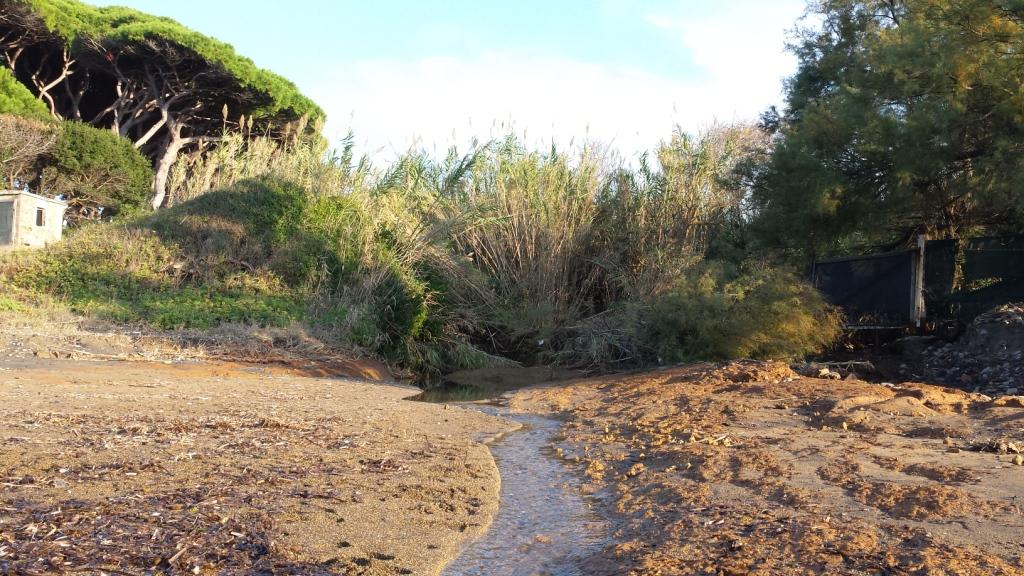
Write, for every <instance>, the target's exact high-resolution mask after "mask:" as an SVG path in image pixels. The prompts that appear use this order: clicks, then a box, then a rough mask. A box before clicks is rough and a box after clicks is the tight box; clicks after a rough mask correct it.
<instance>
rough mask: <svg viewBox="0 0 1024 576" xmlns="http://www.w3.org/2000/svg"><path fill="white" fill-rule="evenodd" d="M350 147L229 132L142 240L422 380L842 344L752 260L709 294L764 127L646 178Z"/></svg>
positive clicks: (713, 139) (603, 160) (541, 156)
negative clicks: (261, 294)
mask: <svg viewBox="0 0 1024 576" xmlns="http://www.w3.org/2000/svg"><path fill="white" fill-rule="evenodd" d="M351 143H352V141H351V139H349V140H347V141H346V143H345V145H344V146H343V147H342V149H341V151H340V152H337V153H335V152H331V151H329V150H328V148H327V145H326V143H325V142H324V141H323V140H322V139H313V140H308V141H302V140H299V141H294V142H289V143H287V144H284V145H281V144H278V143H276V142H273V141H271V140H269V139H266V138H261V137H253V138H249V137H242V136H239V135H231V136H227V137H225V139H224V140H222V141H221V142H219V143H217V144H216V145H215V146H211V147H208V148H206V149H203V150H198V151H196V152H195V153H194V154H192V155H191V156H190V157H188V158H186V159H185V160H183V161H181V162H179V163H178V164H177V165H176V167H175V171H174V173H173V176H172V179H171V187H170V190H171V192H170V203H171V205H172V208H170V209H169V210H168V211H166V212H164V213H160V214H157V215H156V216H155V217H153V218H150V219H149V220H147V221H144V222H142V223H141V224H139V226H142V227H144V228H148V229H152V230H155V231H156V232H157V234H158V235H159V236H160V238H161V239H162V240H163V241H164V242H165V243H167V244H169V245H173V246H174V253H175V254H176V255H177V256H175V258H179V259H188V258H192V259H193V261H191V262H189V263H188V264H187V265H186V266H185V268H186V269H188V270H194V271H197V272H195V274H196V277H195V278H193V279H192V280H191V281H192V283H193V284H194V285H202V286H209V285H213V284H217V285H221V284H223V283H224V282H225V279H226V278H233V277H235V276H237V275H238V274H241V275H247V276H251V277H260V278H263V280H261V282H260V285H261V286H269V285H274V283H275V282H279V283H280V284H281V285H282V286H287V289H288V291H289V300H288V301H289V302H294V301H301V302H303V303H304V306H305V313H304V321H305V322H306V323H307V324H308V325H310V326H312V327H314V328H315V329H316V330H317V331H318V334H319V335H320V336H321V337H323V338H326V339H330V340H334V341H339V342H346V343H350V344H352V345H354V346H359V347H362V348H368V349H371V350H374V351H375V352H377V353H379V354H381V355H384V356H388V357H391V358H394V359H397V360H399V361H401V362H402V363H404V364H405V365H406V366H408V367H410V368H411V369H413V370H415V371H417V372H419V373H421V374H438V373H441V372H446V371H451V370H455V369H461V368H474V367H480V366H484V365H488V364H495V363H507V362H509V361H512V360H515V361H522V362H549V363H560V364H566V365H572V366H577V367H586V368H595V369H607V368H612V367H623V366H636V365H642V364H645V363H651V362H657V361H659V360H663V361H664V360H666V359H672V360H676V359H680V358H689V357H697V356H707V357H718V356H729V355H733V354H744V355H746V354H749V355H756V356H793V355H800V354H804V353H807V352H811V351H814V350H816V349H818V348H820V347H821V346H823V345H825V344H826V343H827V341H828V340H829V339H830V338H831V337H832V335H833V332H834V330H833V328H834V325H835V323H836V319H835V317H834V314H833V313H832V311H831V310H830V309H829V307H827V306H826V305H825V304H824V303H823V302H822V301H821V299H820V297H818V296H817V295H816V293H814V291H813V290H809V289H805V287H804V286H803V285H802V284H801V283H800V282H799V281H798V280H797V279H796V278H795V277H792V276H790V275H786V274H784V273H781V272H778V271H770V272H763V270H762V268H759V267H751V266H746V265H744V264H743V262H742V256H739V257H735V258H734V259H733V260H734V261H732V262H728V263H724V264H716V265H715V269H717V270H719V272H718V273H716V275H715V277H714V281H713V282H708V281H703V280H701V278H707V270H708V269H709V268H708V263H707V262H706V261H707V259H708V254H709V246H711V245H712V243H713V242H714V241H716V240H717V241H721V239H723V238H727V237H728V235H727V234H726V232H727V231H728V230H730V229H731V228H734V227H736V226H740V227H742V226H743V225H744V217H743V200H744V190H743V189H742V187H740V186H737V185H735V184H734V180H733V179H732V178H731V175H732V173H733V171H734V169H735V167H736V166H737V165H738V164H739V163H740V162H742V161H743V160H744V159H745V158H746V157H747V155H748V154H749V153H750V152H751V151H752V150H754V149H756V148H757V147H758V146H763V136H762V135H761V133H759V132H758V131H757V130H755V129H754V128H751V127H747V126H716V127H713V128H711V129H709V130H707V131H705V132H703V133H701V134H698V135H688V134H685V133H683V132H681V131H677V132H676V133H675V134H674V135H673V136H672V138H671V139H670V140H669V141H667V142H665V143H663V144H662V145H661V146H659V147H658V149H657V150H656V152H655V153H654V154H653V155H651V156H643V157H641V158H640V161H639V163H638V164H639V165H638V166H637V167H635V168H630V167H627V166H623V165H621V164H617V163H614V162H612V161H610V159H609V158H608V157H607V156H605V155H602V154H600V153H598V151H597V149H594V148H590V149H585V150H583V151H582V152H580V153H578V154H573V155H570V154H567V153H563V152H559V151H557V150H554V149H553V150H550V151H546V152H540V151H536V150H530V149H527V148H525V147H524V146H523V145H522V144H521V143H519V142H518V141H517V140H516V139H514V138H507V139H505V140H501V141H496V142H492V143H489V144H486V145H483V146H478V147H475V148H473V149H472V150H469V151H468V153H465V154H460V153H458V152H457V151H455V150H451V151H450V153H449V154H448V155H447V156H445V157H444V158H440V159H435V158H433V157H431V156H429V155H427V154H425V153H422V152H418V151H410V152H409V153H408V154H406V155H404V156H403V157H401V158H400V159H399V160H398V161H397V162H395V163H393V164H392V165H390V166H388V167H386V168H383V169H381V168H377V167H374V166H372V165H371V163H370V162H369V161H368V160H366V159H356V158H354V156H353V152H352V145H351ZM735 253H738V254H741V255H742V250H738V251H736V252H735ZM180 269H181V266H179V267H178V268H177V270H179V273H180ZM723 271H728V272H723ZM786 286H792V287H796V288H794V290H795V292H794V291H793V290H787V289H786ZM741 287H744V288H742V290H741ZM739 292H743V294H753V296H749V297H748V296H742V297H741V296H738V295H737V294H738V293H739ZM766 310H771V311H772V312H771V313H767V312H765V311H766ZM787 310H788V311H789V312H791V313H787V312H786V311H787ZM723 315H727V316H728V315H731V316H732V317H733V323H732V324H726V323H723V318H722V316H723ZM788 319H791V320H792V321H791V322H790V321H789V320H788ZM787 322H788V324H787ZM790 324H791V325H790ZM819 325H820V326H822V329H821V330H819V331H817V332H816V331H815V330H814V329H813V327H814V326H819ZM741 328H742V329H741ZM769 332H771V334H769ZM776 334H777V335H780V336H779V337H775V336H774V335H776ZM814 334H820V337H819V336H815V335H814ZM673 351H674V352H673Z"/></svg>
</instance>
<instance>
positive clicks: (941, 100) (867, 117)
mask: <svg viewBox="0 0 1024 576" xmlns="http://www.w3.org/2000/svg"><path fill="white" fill-rule="evenodd" d="M1021 8H1022V7H1021V4H1020V3H1019V2H1010V1H993V0H823V1H821V2H817V3H815V4H814V5H813V10H814V11H816V12H817V13H818V14H819V15H820V16H821V18H822V25H821V27H820V28H818V29H809V30H803V31H802V33H801V34H800V36H799V38H798V40H797V41H796V43H795V45H794V47H793V49H794V51H795V52H796V54H797V56H798V57H799V60H800V67H799V70H798V72H797V74H796V75H795V76H794V77H793V78H791V79H790V80H789V83H788V99H787V104H788V109H787V110H786V112H785V114H784V115H783V116H782V117H781V118H778V117H773V116H771V115H769V116H767V117H766V120H768V122H766V125H767V126H769V127H776V128H778V132H777V133H776V140H775V145H774V148H773V151H772V154H771V156H770V158H769V159H767V160H766V161H765V162H764V163H763V164H761V165H760V166H758V167H756V168H755V169H754V170H753V177H754V184H755V185H754V194H753V199H754V201H755V205H756V206H757V208H758V211H759V217H758V219H757V226H758V229H759V231H760V233H761V236H762V238H764V239H766V240H767V241H768V242H770V243H772V244H775V245H780V246H782V247H786V248H789V249H791V250H793V251H794V252H798V253H803V254H808V253H809V254H819V255H820V254H822V253H826V252H830V251H836V250H850V249H856V248H869V247H870V248H878V247H884V246H888V247H895V246H898V245H900V244H904V243H909V242H910V241H911V239H912V238H913V237H914V236H915V235H916V234H918V233H928V234H931V235H932V236H934V237H957V236H960V235H964V234H968V233H977V232H983V231H998V230H1000V229H1003V228H1011V229H1017V230H1019V229H1020V226H1021V225H1022V223H1024V192H1022V190H1024V91H1022V90H1021V86H1024V66H1022V65H1021V60H1020V56H1019V55H1020V53H1021V52H1022V51H1024V10H1022V9H1021Z"/></svg>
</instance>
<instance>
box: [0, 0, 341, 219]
mask: <svg viewBox="0 0 1024 576" xmlns="http://www.w3.org/2000/svg"><path fill="white" fill-rule="evenodd" d="M0 54H2V58H0V59H2V60H3V63H4V64H5V65H6V66H7V68H8V69H9V71H10V72H11V73H12V74H13V76H14V77H15V78H17V80H19V81H20V82H21V83H22V84H23V85H25V86H28V87H29V88H30V89H31V90H32V92H33V94H35V95H36V96H37V97H38V98H39V100H41V101H42V102H43V103H44V104H45V106H46V108H47V109H48V111H49V113H50V114H51V115H52V116H53V117H55V118H62V119H67V120H76V121H80V122H85V123H87V124H90V125H92V126H97V127H102V128H109V129H110V130H111V131H113V132H114V133H116V134H118V135H119V136H121V137H123V138H127V139H129V140H130V141H131V142H132V145H133V146H134V147H135V148H136V149H138V150H140V151H141V152H142V153H143V154H144V155H145V156H146V157H148V158H150V159H151V160H152V162H153V165H154V168H155V170H154V178H153V183H152V186H153V193H152V197H151V204H152V205H153V207H155V208H158V207H160V206H162V205H163V204H164V203H165V201H166V190H167V178H168V175H169V173H170V169H171V167H172V166H173V164H174V162H175V161H176V160H177V158H178V156H179V154H180V153H181V152H182V150H185V149H187V148H188V147H190V146H194V145H196V144H197V143H199V142H201V141H203V140H215V139H217V138H219V137H220V136H221V135H222V134H223V133H225V132H230V131H241V130H245V131H249V132H252V131H258V132H261V133H266V134H270V135H273V136H275V137H279V138H285V137H287V136H289V134H290V131H292V130H294V129H295V127H296V125H297V121H298V120H299V119H300V118H302V117H304V116H305V117H307V119H309V118H320V117H322V116H323V113H322V111H321V110H320V109H319V108H318V107H317V106H316V105H315V104H314V103H313V102H312V101H310V100H309V99H307V98H306V97H304V96H303V95H302V94H300V93H299V92H298V90H297V89H296V88H295V86H294V85H293V84H291V83H290V82H288V81H287V80H285V79H283V78H281V77H280V76H277V75H275V74H273V73H271V72H268V71H265V70H262V69H260V68H258V67H256V66H255V65H254V64H253V63H252V61H250V60H248V59H246V58H243V57H241V56H239V55H237V54H236V53H235V51H234V49H232V48H231V46H229V45H227V44H224V43H222V42H219V41H217V40H214V39H212V38H208V37H206V36H203V35H201V34H198V33H196V32H193V31H191V30H189V29H187V28H185V27H183V26H181V25H180V24H178V23H177V22H174V21H173V20H170V19H167V18H158V17H154V16H150V15H147V14H143V13H141V12H137V11H134V10H130V9H126V8H118V7H111V8H95V7H92V6H89V5H86V4H83V3H81V2H78V1H76V0H2V1H0ZM3 81H4V77H0V82H3ZM302 125H304V126H305V125H308V124H306V123H303V124H302Z"/></svg>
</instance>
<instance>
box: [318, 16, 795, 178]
mask: <svg viewBox="0 0 1024 576" xmlns="http://www.w3.org/2000/svg"><path fill="white" fill-rule="evenodd" d="M786 3H788V2H784V4H786ZM794 3H797V4H800V5H801V6H802V2H796V0H794ZM723 4H724V3H723ZM729 4H731V3H729ZM742 4H746V3H742ZM759 4H761V3H760V2H758V3H750V4H746V7H747V10H746V12H747V13H745V14H742V18H738V16H739V15H738V14H736V13H735V12H736V9H735V8H730V9H728V10H727V11H726V12H720V13H717V14H715V16H714V17H713V18H711V17H704V18H687V17H686V15H685V14H649V15H646V16H645V20H646V21H647V22H649V23H651V24H652V26H653V27H654V28H652V34H672V35H677V36H678V38H679V41H680V42H682V43H683V45H684V46H685V47H686V49H687V50H688V51H689V53H690V54H691V57H692V59H693V60H694V61H695V62H696V63H698V64H699V65H700V66H701V67H702V68H703V69H704V74H703V75H702V77H700V78H697V79H684V78H673V77H669V76H666V75H658V74H654V73H651V72H648V71H645V70H644V69H643V67H642V64H643V63H637V65H636V66H614V65H608V64H600V63H594V62H585V61H581V60H575V59H568V58H561V57H551V56H547V55H537V54H523V53H514V52H494V53H487V54H481V55H479V56H477V57H472V58H452V57H443V58H442V57H424V58H420V59H418V60H414V61H400V60H389V59H382V60H367V61H360V62H355V63H351V64H345V65H339V66H338V67H337V68H335V69H334V70H331V71H330V72H329V73H328V74H326V75H324V76H323V77H321V78H320V80H319V81H318V82H317V84H316V85H313V86H308V85H307V86H304V88H305V89H306V91H307V93H309V95H310V96H312V97H313V98H314V99H315V100H316V101H317V102H319V103H320V104H321V105H322V106H323V107H324V108H325V109H326V110H327V112H328V115H329V116H330V122H329V124H328V135H329V136H331V137H332V138H340V136H341V135H343V134H344V132H346V131H347V130H348V129H350V128H351V129H352V130H354V131H355V133H356V137H357V142H358V143H359V145H360V148H361V149H362V150H363V151H365V152H368V153H369V154H370V155H371V156H373V157H376V158H380V159H390V158H392V157H393V156H394V155H396V154H398V153H401V152H403V151H405V150H406V149H408V148H409V147H410V146H412V145H420V146H425V147H426V148H428V149H431V150H435V151H436V152H437V153H442V152H444V150H445V149H447V147H448V146H449V145H451V144H453V143H454V144H459V145H460V146H463V147H464V146H465V145H466V144H467V143H468V142H469V141H471V140H472V139H473V138H477V139H479V140H487V139H490V138H493V137H500V136H502V135H504V134H506V133H508V132H509V131H510V130H514V131H515V132H516V133H518V134H520V135H523V134H524V133H525V139H526V141H527V143H528V144H531V145H536V146H547V145H549V144H550V143H551V142H552V140H553V141H555V142H557V143H558V144H559V145H560V146H562V147H565V146H568V145H570V143H575V144H577V145H578V144H580V143H581V142H582V141H584V140H589V141H599V142H603V143H606V144H611V146H612V147H613V148H615V149H618V150H619V151H621V152H622V153H623V154H625V155H626V156H632V155H633V154H635V153H637V152H640V151H643V150H648V149H651V148H653V147H654V146H655V145H656V144H657V143H658V141H660V140H662V139H664V138H666V137H667V136H668V135H669V134H670V133H671V130H672V128H673V127H674V125H676V124H679V125H681V126H683V128H684V129H687V130H696V129H699V128H701V127H703V126H707V125H708V124H710V123H712V122H714V121H716V120H718V121H725V122H728V121H734V120H736V121H738V120H752V119H756V117H757V115H758V114H759V113H760V112H761V111H762V110H764V109H765V108H766V107H767V106H769V105H772V104H777V103H779V101H780V99H781V98H780V89H781V79H782V78H783V77H784V76H785V75H787V74H789V73H791V71H792V69H793V62H792V60H791V58H790V57H789V56H787V55H785V54H783V53H782V45H783V42H784V31H785V30H786V29H788V28H790V27H791V26H792V23H793V20H794V19H795V18H796V17H797V16H799V13H800V12H799V9H798V10H795V11H793V10H788V11H786V10H778V9H777V6H778V4H775V6H776V10H778V12H779V14H776V13H774V12H773V11H771V10H764V9H757V8H756V6H757V5H759ZM750 11H754V13H753V14H752V13H750Z"/></svg>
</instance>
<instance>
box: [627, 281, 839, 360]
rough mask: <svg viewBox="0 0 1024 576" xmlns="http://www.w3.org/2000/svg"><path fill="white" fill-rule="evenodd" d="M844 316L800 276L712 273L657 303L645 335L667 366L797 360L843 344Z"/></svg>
mask: <svg viewBox="0 0 1024 576" xmlns="http://www.w3.org/2000/svg"><path fill="white" fill-rule="evenodd" d="M839 331H840V316H839V314H838V312H837V311H836V310H835V309H834V308H833V307H832V306H830V305H829V304H827V303H826V302H825V301H824V299H823V298H822V296H821V294H820V293H819V292H817V290H815V289H814V288H813V287H811V286H810V285H808V284H807V283H806V282H803V281H801V280H800V279H799V278H796V277H795V276H793V275H791V274H788V273H785V272H781V271H778V270H774V269H771V268H766V267H761V266H758V267H754V268H751V269H748V270H746V271H745V272H744V273H741V274H729V273H728V271H727V270H724V269H723V267H721V266H714V265H711V266H705V267H702V269H700V270H699V271H697V273H695V274H693V275H691V276H687V277H686V278H684V279H682V280H680V281H679V282H678V283H677V285H676V286H675V287H674V288H673V289H672V290H670V291H668V292H666V293H664V294H661V295H659V296H657V297H655V298H653V299H652V302H651V304H650V306H649V308H648V309H647V310H646V311H645V312H643V313H642V314H641V315H640V325H639V327H638V329H637V335H638V337H639V340H640V341H641V343H642V345H643V346H644V347H645V348H647V349H648V350H650V351H652V352H654V353H655V354H656V356H657V359H658V361H659V362H666V363H671V362H681V361H687V360H697V359H701V360H726V359H733V358H774V359H783V358H795V357H799V356H804V355H807V354H811V353H815V352H820V351H821V350H822V349H824V348H825V347H826V346H828V345H829V344H831V343H832V342H833V341H835V339H836V338H837V337H838V335H839Z"/></svg>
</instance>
